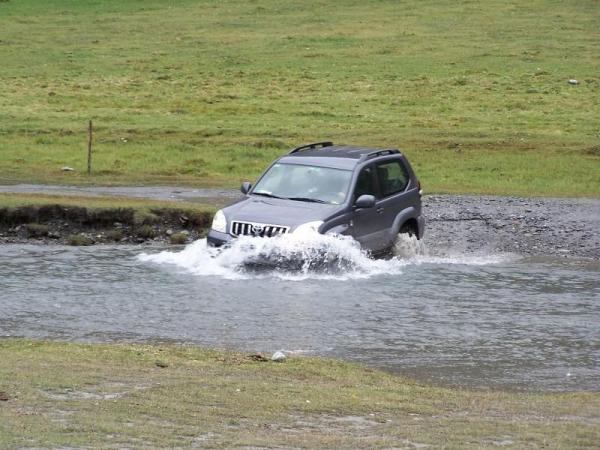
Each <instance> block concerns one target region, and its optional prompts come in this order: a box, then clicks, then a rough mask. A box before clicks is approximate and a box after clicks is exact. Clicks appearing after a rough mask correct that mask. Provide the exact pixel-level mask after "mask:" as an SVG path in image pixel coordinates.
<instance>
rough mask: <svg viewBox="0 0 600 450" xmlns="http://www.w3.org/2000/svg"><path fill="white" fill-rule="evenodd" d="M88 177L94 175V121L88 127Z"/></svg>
mask: <svg viewBox="0 0 600 450" xmlns="http://www.w3.org/2000/svg"><path fill="white" fill-rule="evenodd" d="M87 169H88V175H91V174H92V121H91V120H90V122H89V126H88V166H87Z"/></svg>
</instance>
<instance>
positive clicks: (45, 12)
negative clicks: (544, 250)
mask: <svg viewBox="0 0 600 450" xmlns="http://www.w3.org/2000/svg"><path fill="white" fill-rule="evenodd" d="M598 30H600V8H598V3H597V1H596V0H577V1H575V0H572V1H558V0H533V1H530V2H522V1H517V0H514V1H504V0H489V1H486V2H475V1H472V0H462V1H461V0H437V1H417V0H407V1H402V2H399V1H396V0H389V1H384V0H381V1H376V0H372V1H362V0H360V1H359V0H340V1H325V0H324V1H319V2H310V6H309V4H308V3H306V2H301V1H283V0H253V1H248V2H239V1H233V0H225V1H219V2H214V1H195V0H194V1H191V0H189V1H188V0H179V1H177V2H167V1H158V0H144V1H141V0H136V1H134V0H130V1H121V0H106V1H99V0H96V1H94V0H86V1H81V0H54V1H44V0H8V1H6V0H5V1H0V61H1V64H0V79H1V80H2V82H1V83H0V181H4V182H6V181H22V180H27V181H43V182H60V183H64V182H69V183H121V184H131V183H169V184H195V185H228V186H229V185H236V184H237V183H238V182H239V181H240V180H242V179H245V178H253V177H255V176H256V175H257V174H258V173H259V172H260V170H261V169H262V168H263V167H264V166H265V165H266V164H267V163H268V162H269V161H270V160H271V159H272V158H274V157H275V156H277V155H280V154H281V153H283V152H285V151H286V149H288V148H289V147H292V146H294V145H296V144H299V143H304V142H309V141H316V140H324V139H332V140H334V141H336V142H343V143H358V144H368V145H378V146H397V147H400V148H402V149H403V150H404V151H405V152H406V153H407V154H408V156H409V157H410V159H411V161H413V164H414V165H415V167H416V169H417V172H418V173H419V175H420V177H421V179H422V181H423V185H424V188H425V190H426V191H429V192H432V191H437V192H441V191H443V192H481V193H514V194H522V195H527V194H533V195H566V196H574V195H576V196H578V195H584V196H599V195H600V143H599V140H600V128H599V121H598V112H599V111H600V75H599V74H600V58H598V54H599V52H600V46H599V42H600V32H599V31H598ZM570 78H575V79H577V80H579V82H580V84H579V85H569V84H568V83H567V81H568V80H569V79H570ZM88 119H93V120H94V123H95V126H96V135H95V155H94V168H95V173H94V175H93V176H92V177H89V178H88V177H87V176H86V175H85V173H84V172H85V166H86V163H85V154H86V135H85V133H86V125H87V120H88ZM64 165H68V166H72V167H74V168H75V169H77V171H76V172H74V173H63V172H61V170H60V168H61V167H62V166H64Z"/></svg>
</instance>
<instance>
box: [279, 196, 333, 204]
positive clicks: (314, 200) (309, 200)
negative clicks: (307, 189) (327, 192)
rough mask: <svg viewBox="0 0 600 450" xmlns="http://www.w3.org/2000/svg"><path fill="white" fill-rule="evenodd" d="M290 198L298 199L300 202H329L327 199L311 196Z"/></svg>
mask: <svg viewBox="0 0 600 450" xmlns="http://www.w3.org/2000/svg"><path fill="white" fill-rule="evenodd" d="M288 200H298V201H299V202H313V203H329V202H326V201H325V200H321V199H319V198H309V197H288Z"/></svg>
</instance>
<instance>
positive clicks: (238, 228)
mask: <svg viewBox="0 0 600 450" xmlns="http://www.w3.org/2000/svg"><path fill="white" fill-rule="evenodd" d="M257 228H259V230H257ZM289 229H290V227H286V226H283V225H272V224H269V223H256V222H241V221H237V220H234V221H233V222H231V234H232V235H233V236H257V237H258V236H260V237H273V236H277V235H279V234H285V233H287V232H288V231H289Z"/></svg>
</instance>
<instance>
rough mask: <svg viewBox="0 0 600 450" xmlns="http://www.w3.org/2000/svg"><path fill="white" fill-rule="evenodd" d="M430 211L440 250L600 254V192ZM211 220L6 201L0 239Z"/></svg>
mask: <svg viewBox="0 0 600 450" xmlns="http://www.w3.org/2000/svg"><path fill="white" fill-rule="evenodd" d="M140 189H141V188H140ZM151 189H153V191H152V192H154V191H155V190H156V188H151ZM219 192H221V193H222V192H223V191H222V190H220V191H219ZM226 192H227V193H228V195H227V196H226V198H227V199H229V198H232V197H234V194H235V191H226ZM216 194H217V192H216V191H215V195H216ZM175 204H176V203H175ZM423 211H424V215H425V217H426V221H427V225H426V226H427V229H426V233H425V239H424V242H425V244H426V246H427V248H428V249H429V251H430V252H431V253H433V254H448V253H458V252H460V253H470V254H473V253H479V254H486V253H489V252H493V253H498V252H508V253H516V254H521V255H524V256H562V257H583V258H590V259H593V260H599V261H600V233H599V232H598V230H600V200H596V199H547V198H519V197H495V196H475V195H427V196H424V198H423ZM210 222H211V214H210V213H209V212H198V211H186V210H183V209H177V208H173V209H164V208H163V209H154V210H151V211H150V213H149V214H145V215H142V216H140V215H138V214H136V212H135V211H134V210H133V209H130V208H112V209H111V208H108V209H97V210H90V209H86V208H83V207H66V206H61V205H45V206H24V207H19V208H0V244H8V243H25V242H28V243H39V244H72V245H91V244H108V243H113V244H114V243H124V244H139V243H144V242H154V243H176V244H183V243H186V242H191V241H193V240H195V239H198V238H201V237H203V236H204V235H205V233H206V230H207V229H208V227H209V226H210Z"/></svg>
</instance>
